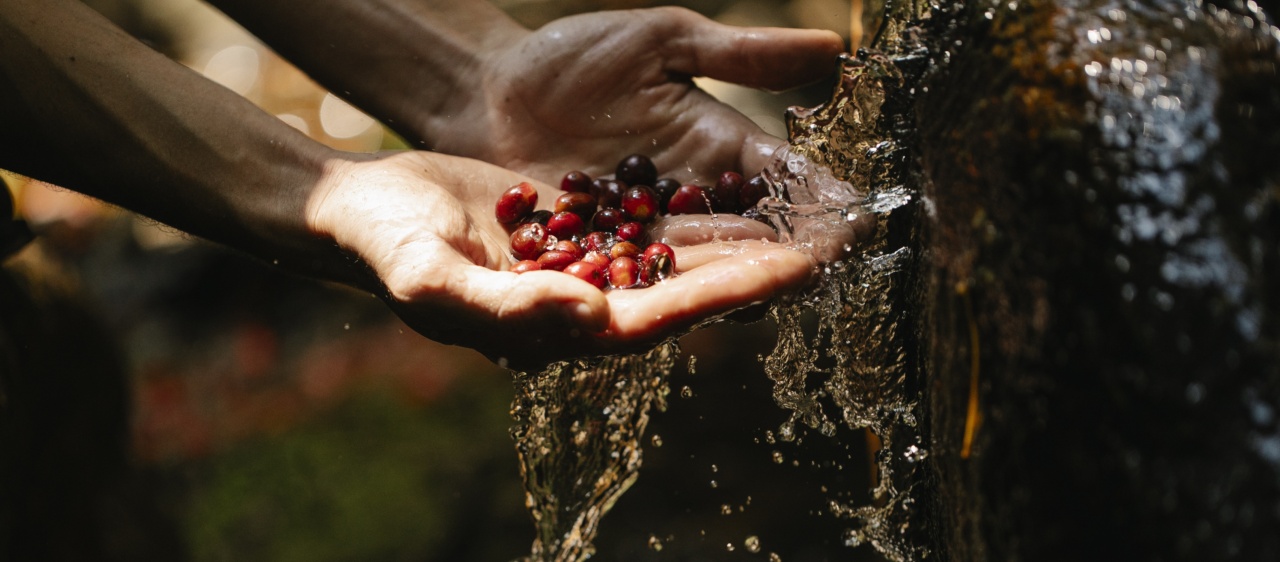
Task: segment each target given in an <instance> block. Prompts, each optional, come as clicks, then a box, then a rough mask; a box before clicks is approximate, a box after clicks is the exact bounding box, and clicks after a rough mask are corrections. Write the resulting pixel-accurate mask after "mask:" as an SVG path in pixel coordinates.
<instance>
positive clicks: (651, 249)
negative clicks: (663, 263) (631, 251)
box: [642, 242, 676, 271]
mask: <svg viewBox="0 0 1280 562" xmlns="http://www.w3.org/2000/svg"><path fill="white" fill-rule="evenodd" d="M657 256H666V257H667V260H668V261H670V262H671V269H672V270H673V271H674V270H675V267H676V251H675V250H672V249H671V246H668V245H666V244H663V243H662V242H654V243H652V244H649V245H648V246H647V247H645V249H644V255H643V258H642V259H643V260H644V261H646V262H648V261H650V260H653V259H654V258H656V257H657Z"/></svg>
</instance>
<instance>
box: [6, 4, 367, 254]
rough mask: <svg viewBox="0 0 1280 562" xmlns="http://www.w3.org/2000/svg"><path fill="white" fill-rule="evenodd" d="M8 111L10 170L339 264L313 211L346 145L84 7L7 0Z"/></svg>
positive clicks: (254, 245) (266, 249)
mask: <svg viewBox="0 0 1280 562" xmlns="http://www.w3.org/2000/svg"><path fill="white" fill-rule="evenodd" d="M0 116H2V121H3V123H5V126H4V127H3V128H2V129H0V167H3V168H8V169H10V170H12V171H15V172H18V173H22V174H26V175H29V176H32V177H35V178H38V179H41V180H44V181H48V182H51V183H54V184H58V185H61V186H64V187H67V188H69V189H74V190H76V191H80V192H82V193H85V194H88V195H92V196H94V197H97V198H100V199H103V200H105V201H108V202H111V203H114V204H118V205H121V206H123V207H126V208H128V209H131V210H134V211H136V212H139V213H142V214H144V215H147V216H149V217H151V218H154V219H156V220H158V221H161V222H164V223H167V224H170V225H172V226H174V227H176V228H179V229H182V230H184V231H187V232H190V233H192V234H196V235H199V236H203V237H206V238H210V239H213V240H216V241H219V242H223V243H226V244H229V245H232V246H235V247H238V248H241V249H245V250H249V251H252V252H254V253H257V254H259V255H260V256H261V257H264V258H268V259H279V260H281V261H282V262H290V261H292V262H294V263H293V265H294V266H295V267H300V268H301V269H307V270H316V269H325V266H324V265H322V264H321V263H320V262H323V261H325V260H320V259H318V257H319V256H320V254H323V253H324V252H325V251H327V250H326V249H325V248H327V247H330V246H332V244H331V243H326V241H325V240H324V236H323V235H321V234H320V233H317V232H315V231H313V230H312V229H311V228H310V227H309V226H308V221H307V220H306V214H307V213H306V209H307V204H308V200H309V199H310V198H311V197H312V195H313V194H312V191H313V190H314V189H315V188H316V186H317V184H318V183H319V180H320V178H321V177H322V176H323V175H324V174H325V173H326V170H327V167H328V166H329V162H330V159H331V158H333V157H334V156H335V153H333V152H332V151H329V150H328V149H326V148H324V147H323V146H321V145H319V144H317V143H314V142H312V141H310V140H309V139H307V138H306V137H305V136H303V135H301V134H300V133H297V132H296V131H294V130H293V129H292V128H290V127H288V126H286V125H284V124H283V123H281V122H279V120H277V119H275V118H274V117H272V116H270V115H267V114H266V113H263V112H262V111H260V110H259V109H258V108H256V107H254V106H253V105H252V104H251V103H249V102H248V101H246V100H244V99H243V98H240V97H239V96H237V95H235V94H234V93H232V92H230V91H228V90H225V89H223V88H221V87H219V86H217V85H216V84H213V83H212V82H210V81H208V80H206V79H204V78H203V77H201V76H199V75H197V74H195V73H194V72H191V71H190V70H188V69H186V68H185V67H183V66H181V65H179V64H177V63H174V62H172V61H170V60H168V59H166V58H165V57H163V56H162V55H160V54H158V53H156V52H154V51H152V50H150V49H148V48H146V47H145V46H143V45H141V44H140V43H138V42H137V41H135V40H134V39H132V38H131V37H129V36H127V35H126V34H124V33H123V32H122V31H120V30H119V29H117V28H115V27H114V26H112V25H111V24H110V23H109V22H108V21H106V20H105V19H104V18H102V17H101V16H99V15H98V14H97V13H95V12H93V11H92V10H90V9H88V8H86V7H85V6H84V5H83V4H81V3H79V2H76V1H71V0H38V1H37V0H9V1H7V2H4V3H3V4H0ZM323 273H324V274H326V275H329V276H331V277H338V278H343V277H346V276H347V274H346V273H345V272H339V271H325V272H323Z"/></svg>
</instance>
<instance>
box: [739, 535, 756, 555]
mask: <svg viewBox="0 0 1280 562" xmlns="http://www.w3.org/2000/svg"><path fill="white" fill-rule="evenodd" d="M742 546H745V547H747V552H750V553H752V554H755V553H757V552H760V537H757V536H755V535H751V536H749V537H747V540H745V541H742Z"/></svg>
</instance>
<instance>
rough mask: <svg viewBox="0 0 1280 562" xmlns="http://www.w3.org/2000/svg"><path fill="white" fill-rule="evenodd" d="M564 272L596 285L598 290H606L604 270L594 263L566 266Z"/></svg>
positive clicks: (577, 262)
mask: <svg viewBox="0 0 1280 562" xmlns="http://www.w3.org/2000/svg"><path fill="white" fill-rule="evenodd" d="M564 272H565V273H568V274H569V275H572V276H574V277H577V278H578V279H581V280H583V281H586V282H587V283H590V284H592V285H595V287H596V288H597V289H603V288H604V283H605V282H604V270H602V269H600V267H599V266H597V265H596V264H594V263H588V262H585V261H576V262H573V263H571V264H569V265H568V266H566V267H565V268H564Z"/></svg>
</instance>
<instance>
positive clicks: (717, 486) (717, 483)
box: [711, 480, 720, 488]
mask: <svg viewBox="0 0 1280 562" xmlns="http://www.w3.org/2000/svg"><path fill="white" fill-rule="evenodd" d="M711 487H712V488H719V487H720V483H719V482H716V481H715V480H712V481H711Z"/></svg>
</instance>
